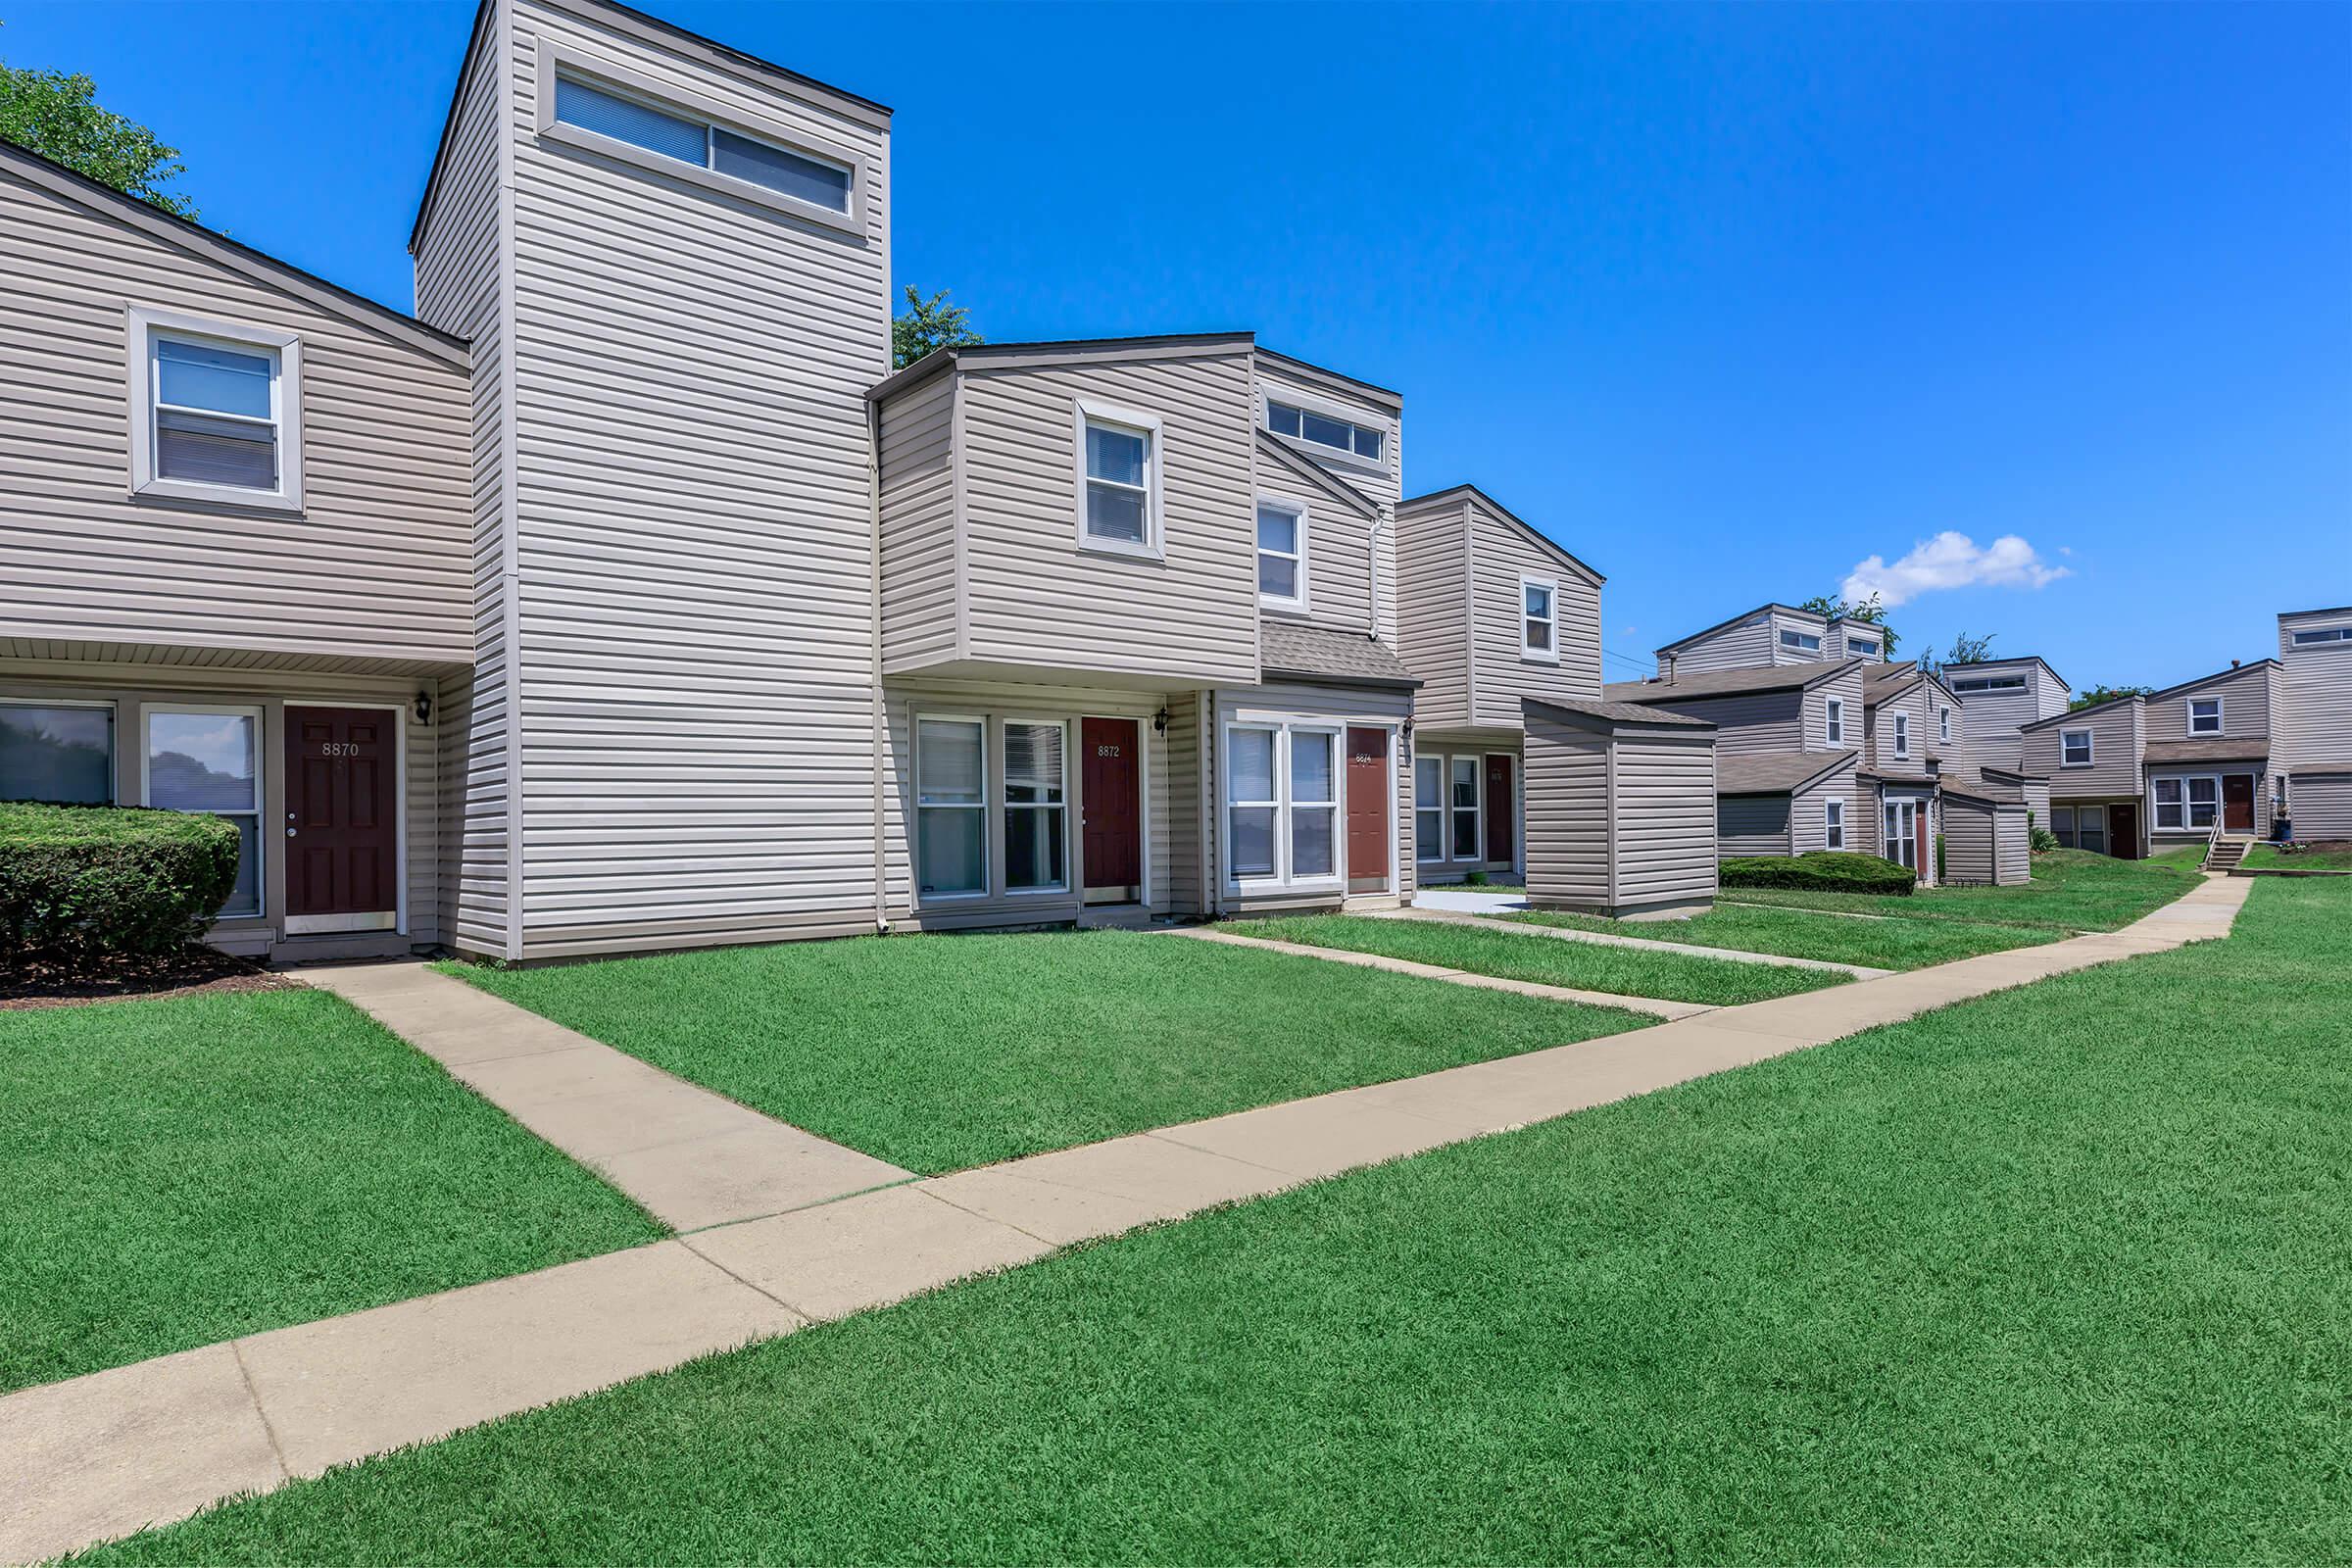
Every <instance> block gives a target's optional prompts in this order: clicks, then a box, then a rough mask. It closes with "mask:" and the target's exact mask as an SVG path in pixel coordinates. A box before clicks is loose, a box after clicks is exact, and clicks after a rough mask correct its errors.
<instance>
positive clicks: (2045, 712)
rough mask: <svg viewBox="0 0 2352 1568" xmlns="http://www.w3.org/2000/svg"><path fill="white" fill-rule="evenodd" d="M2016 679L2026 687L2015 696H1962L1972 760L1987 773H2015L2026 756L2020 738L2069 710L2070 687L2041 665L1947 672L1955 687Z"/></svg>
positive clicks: (1995, 693)
mask: <svg viewBox="0 0 2352 1568" xmlns="http://www.w3.org/2000/svg"><path fill="white" fill-rule="evenodd" d="M2010 675H2015V676H2017V677H2018V678H2019V679H2021V680H2023V681H2024V682H2025V685H2024V686H2022V687H2019V688H2018V689H2016V690H2014V691H1991V692H1956V693H1954V694H1953V695H1955V696H1956V697H1958V698H1959V699H1960V711H1961V715H1962V717H1963V718H1964V719H1965V720H1966V722H1967V725H1968V739H1969V747H1970V753H1971V755H1972V756H1973V757H1974V758H1975V759H1976V760H1977V761H1978V763H1979V764H1980V765H1982V766H1985V767H2015V766H2017V765H2018V764H2019V760H2020V759H2021V758H2022V757H2023V756H2024V755H2025V738H2024V736H2023V735H2022V734H2021V733H2020V731H2021V730H2023V729H2024V727H2025V726H2026V725H2028V724H2031V723H2033V722H2034V721H2035V720H2036V719H2043V718H2048V717H2050V716H2051V715H2052V714H2055V713H2061V712H2064V711H2066V704H2067V690H2066V687H2065V686H2064V685H2063V684H2062V683H2061V682H2060V681H2059V680H2058V679H2057V677H2055V676H2053V675H2052V674H2051V673H2050V672H2049V671H2048V670H2046V669H2044V668H2043V667H2042V666H2041V662H2040V661H2038V660H2033V659H2025V660H2018V661H2015V662H1998V661H1996V662H1988V663H1984V664H1969V665H1961V666H1955V667H1953V668H1951V669H1948V670H1946V671H1945V678H1946V679H1947V680H1950V681H1955V682H1957V681H1965V680H1976V679H1990V678H1996V677H2006V676H2010Z"/></svg>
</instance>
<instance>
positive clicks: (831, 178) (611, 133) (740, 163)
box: [554, 72, 854, 214]
mask: <svg viewBox="0 0 2352 1568" xmlns="http://www.w3.org/2000/svg"><path fill="white" fill-rule="evenodd" d="M555 83H556V93H555V99H556V101H555V115H554V119H555V123H557V124H560V125H568V126H571V127H572V128H573V129H575V130H584V131H586V132H588V133H589V134H590V135H592V136H601V137H604V138H605V139H607V140H609V141H615V142H619V143H621V144H622V145H624V146H628V147H634V148H637V149H639V150H640V151H643V152H649V153H652V154H654V155H655V156H657V157H661V158H667V159H673V160H675V161H676V162H678V163H681V164H687V165H691V166H692V167H694V168H696V169H701V170H707V171H709V172H711V173H714V174H723V175H725V176H726V177H727V178H729V179H739V180H742V181H743V182H744V183H746V184H749V185H758V186H760V187H761V188H763V189H765V190H769V191H773V192H774V193H776V194H777V195H779V196H787V197H790V198H791V199H792V200H794V201H796V202H806V203H808V204H809V206H811V207H821V208H823V209H825V210H826V211H827V212H832V213H841V214H847V213H848V212H849V210H850V187H851V181H852V179H853V177H854V176H853V175H852V172H851V171H850V170H849V169H848V168H847V167H846V166H844V165H841V164H836V163H834V162H832V161H831V160H828V159H823V158H815V157H810V156H809V155H808V154H806V153H802V152H796V151H794V150H793V149H791V148H788V147H784V146H781V145H779V144H777V143H775V142H772V141H766V140H763V139H761V138H760V137H756V136H747V135H745V134H743V133H742V132H740V131H735V130H729V129H727V128H726V127H725V126H723V125H716V124H713V123H711V122H710V121H709V120H707V119H704V118H702V117H700V116H694V115H688V114H685V113H682V112H680V111H679V110H677V109H676V108H674V107H664V106H661V105H657V104H654V103H650V102H647V101H645V100H643V99H640V98H637V97H633V96H630V95H627V94H624V93H620V92H616V91H613V89H611V88H610V87H607V86H604V85H602V84H592V83H590V82H587V81H584V80H582V79H580V78H579V77H577V76H575V75H571V74H569V73H564V72H559V73H557V75H556V78H555Z"/></svg>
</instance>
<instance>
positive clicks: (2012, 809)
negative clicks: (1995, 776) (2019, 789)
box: [1941, 779, 2033, 887]
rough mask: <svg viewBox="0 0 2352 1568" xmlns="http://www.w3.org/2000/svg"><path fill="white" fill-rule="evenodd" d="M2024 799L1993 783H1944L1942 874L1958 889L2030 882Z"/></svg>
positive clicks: (1954, 781)
mask: <svg viewBox="0 0 2352 1568" xmlns="http://www.w3.org/2000/svg"><path fill="white" fill-rule="evenodd" d="M2027 809H2028V808H2027V806H2026V802H2025V799H2024V797H2022V796H2021V795H2018V794H2017V793H2016V792H2014V791H2012V790H2008V789H2005V788H2004V787H2002V786H2000V785H1997V784H1986V785H1980V784H1973V783H1965V782H1960V781H1956V780H1951V779H1947V780H1945V781H1944V785H1943V875H1942V878H1941V880H1942V881H1943V882H1945V883H1946V884H1949V885H1953V886H1960V887H1990V886H1995V885H1997V886H2000V887H2013V886H2016V885H2017V884H2019V883H2022V882H2028V881H2031V880H2032V879H2033V870H2032V866H2031V858H2032V854H2033V845H2032V843H2031V842H2030V838H2031V835H2030V833H2029V831H2028V827H2027Z"/></svg>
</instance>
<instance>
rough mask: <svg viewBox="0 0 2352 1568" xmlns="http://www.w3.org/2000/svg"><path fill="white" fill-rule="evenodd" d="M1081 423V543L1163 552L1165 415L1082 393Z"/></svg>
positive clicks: (1091, 547) (1148, 553)
mask: <svg viewBox="0 0 2352 1568" xmlns="http://www.w3.org/2000/svg"><path fill="white" fill-rule="evenodd" d="M1077 427H1078V454H1077V467H1078V473H1077V502H1078V543H1079V544H1080V545H1081V546H1082V547H1084V548H1086V549H1089V550H1107V551H1113V552H1116V553H1118V554H1122V555H1132V556H1157V555H1158V554H1160V533H1159V420H1158V419H1157V418H1155V417H1152V415H1149V414H1139V413H1136V412H1134V411H1133V410H1128V409H1114V408H1111V407H1108V406H1107V405H1104V404H1099V403H1094V402H1090V401H1088V400H1087V399H1084V398H1081V399H1079V400H1078V418H1077Z"/></svg>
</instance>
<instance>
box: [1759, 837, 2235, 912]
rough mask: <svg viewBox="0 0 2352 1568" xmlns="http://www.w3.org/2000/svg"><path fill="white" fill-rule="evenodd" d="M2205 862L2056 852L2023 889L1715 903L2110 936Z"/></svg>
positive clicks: (2195, 857)
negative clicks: (1773, 906) (1904, 896)
mask: <svg viewBox="0 0 2352 1568" xmlns="http://www.w3.org/2000/svg"><path fill="white" fill-rule="evenodd" d="M2204 857H2205V852H2204V850H2203V849H2202V848H2200V847H2197V846H2194V845H2191V846H2187V847H2184V848H2181V849H2178V850H2167V851H2166V852H2165V853H2164V854H2162V855H2154V856H2150V857H2149V858H2146V859H2144V860H2118V859H2115V858H2111V857H2109V856H2105V855H2091V854H2088V853H2086V852H2084V851H2082V850H2053V851H2051V852H2050V853H2049V854H2047V855H2036V856H2034V880H2033V881H2032V882H2030V883H2027V884H2026V885H2024V886H2022V887H2006V888H1922V889H1921V890H1920V891H1918V892H1917V893H1914V894H1912V895H1911V896H1910V897H1909V898H1889V897H1886V896H1883V895H1879V894H1867V893H1807V892H1801V891H1798V890H1796V889H1793V888H1725V889H1724V890H1723V892H1722V894H1721V895H1720V897H1721V898H1723V899H1724V900H1726V901H1736V902H1738V903H1740V904H1774V905H1780V906H1782V907H1787V908H1792V909H1841V910H1845V911H1847V912H1849V913H1856V914H1900V915H1908V916H1910V917H1911V918H1913V919H1922V920H1925V919H1948V920H1977V921H1983V922H1985V923H1987V924H1994V925H2031V926H2043V927H2047V928H2049V929H2052V930H2057V931H2113V930H2116V929H2117V928H2118V927H2121V926H2127V925H2130V924H2131V922H2132V921H2134V920H2136V919H2138V918H2139V917H2140V916H2141V915H2143V914H2147V913H2149V912H2150V911H2152V910H2155V909H2159V908H2162V907H2164V906H2165V905H2168V904H2170V903H2172V902H2173V901H2174V900H2175V899H2177V898H2179V897H2180V895H2181V894H2183V893H2186V892H2187V891H2188V890H2189V889H2190V888H2193V887H2195V886H2196V885H2197V883H2198V881H2199V880H2200V879H2201V877H2202V873H2201V872H2199V871H2198V869H2197V862H2198V861H2199V860H2201V859H2203V858H2204Z"/></svg>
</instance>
